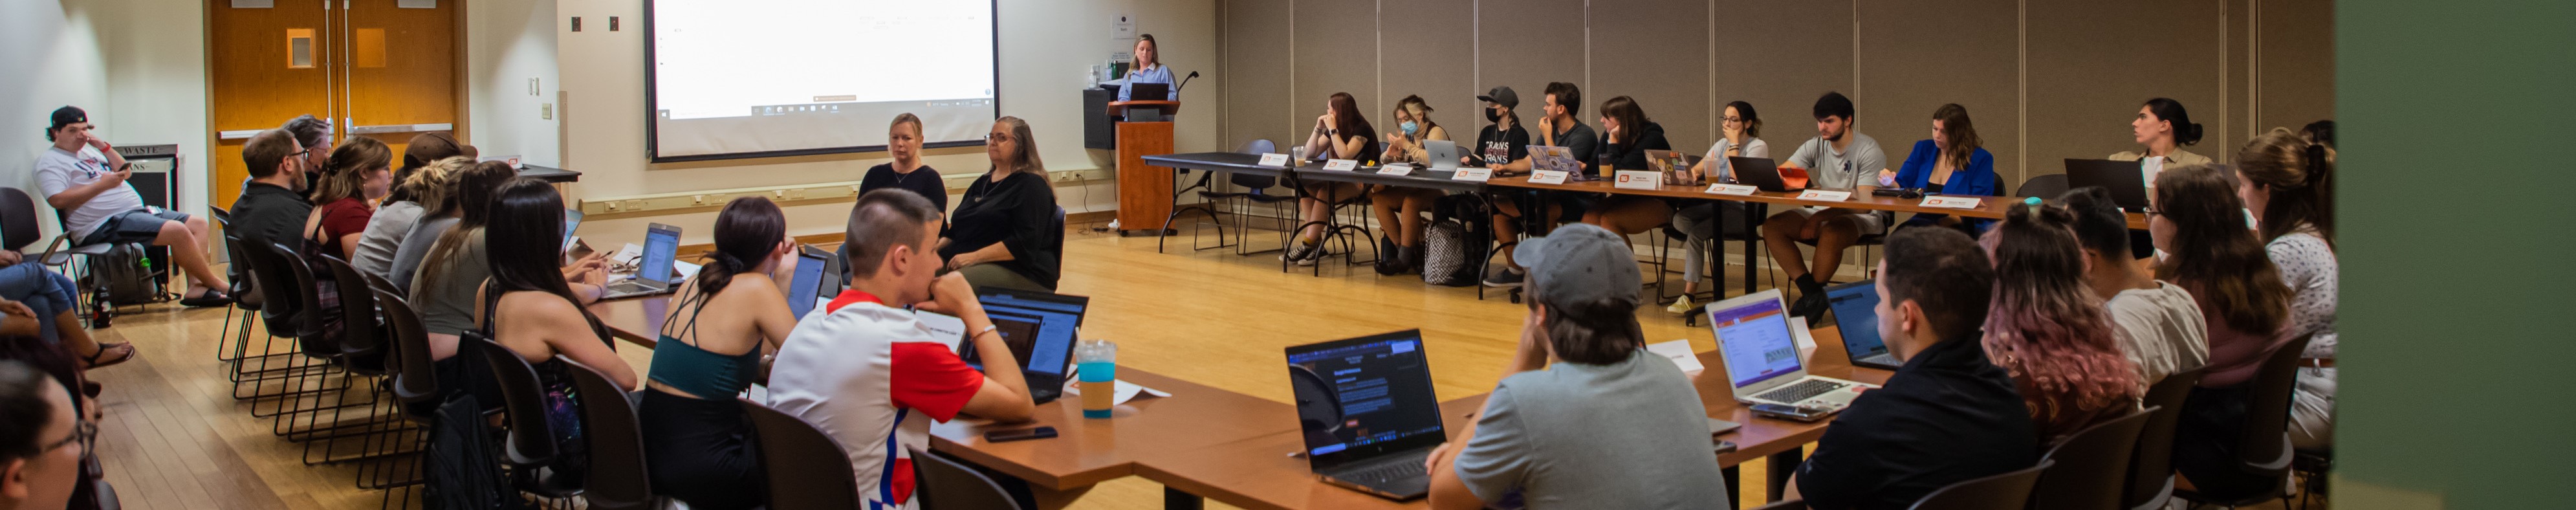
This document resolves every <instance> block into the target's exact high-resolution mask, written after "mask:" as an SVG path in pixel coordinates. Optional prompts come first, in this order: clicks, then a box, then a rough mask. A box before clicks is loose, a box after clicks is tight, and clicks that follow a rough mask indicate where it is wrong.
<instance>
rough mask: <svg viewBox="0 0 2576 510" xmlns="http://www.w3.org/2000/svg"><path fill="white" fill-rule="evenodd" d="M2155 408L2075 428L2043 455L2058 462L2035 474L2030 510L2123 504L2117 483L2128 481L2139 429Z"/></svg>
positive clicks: (2104, 509) (2096, 509)
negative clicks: (2036, 483) (2080, 428)
mask: <svg viewBox="0 0 2576 510" xmlns="http://www.w3.org/2000/svg"><path fill="white" fill-rule="evenodd" d="M2155 411H2156V409H2155V408H2148V409H2147V410H2144V411H2138V412H2134V413H2129V415H2128V416H2122V417H2119V418H2113V419H2110V420H2105V421H2102V422H2100V423H2095V424H2093V425H2092V426H2089V427H2084V429H2083V430H2078V431H2075V433H2074V434H2069V435H2067V436H2066V438H2065V440H2063V441H2059V442H2058V443H2057V445H2056V446H2054V447H2050V448H2049V449H2048V453H2046V454H2043V455H2041V456H2040V457H2039V458H2040V459H2042V460H2048V461H2055V462H2057V467H2052V468H2049V469H2048V472H2046V473H2042V474H2040V476H2039V485H2037V486H2036V487H2034V488H2033V489H2032V490H2033V492H2032V494H2031V499H2030V508H2031V510H2121V507H2120V488H2121V486H2122V484H2123V483H2124V482H2126V481H2128V476H2129V464H2130V462H2129V458H2130V456H2131V455H2133V454H2135V453H2136V451H2137V448H2138V430H2139V429H2143V428H2145V427H2146V425H2147V420H2148V419H2149V418H2152V417H2154V416H2155V415H2154V414H2152V413H2154V412H2155Z"/></svg>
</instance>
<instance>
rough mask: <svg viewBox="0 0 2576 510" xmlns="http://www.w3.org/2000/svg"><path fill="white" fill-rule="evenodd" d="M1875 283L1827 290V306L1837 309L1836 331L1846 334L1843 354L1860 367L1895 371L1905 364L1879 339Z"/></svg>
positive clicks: (1857, 283)
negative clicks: (1889, 352) (1889, 351)
mask: <svg viewBox="0 0 2576 510" xmlns="http://www.w3.org/2000/svg"><path fill="white" fill-rule="evenodd" d="M1874 282H1875V280H1861V281H1857V282H1851V283H1845V284H1840V285H1835V286H1832V287H1825V305H1826V306H1827V307H1829V308H1832V309H1833V310H1834V325H1836V326H1839V327H1836V328H1834V329H1836V330H1838V331H1840V332H1842V335H1843V352H1844V353H1845V354H1849V355H1850V356H1851V364H1852V366H1856V367H1870V368H1884V369H1888V370H1895V369H1896V367H1898V366H1901V365H1904V364H1905V362H1904V361H1900V360H1898V359H1896V355H1894V354H1888V353H1887V342H1886V341H1885V340H1884V339H1881V338H1879V337H1878V287H1877V284H1876V283H1874Z"/></svg>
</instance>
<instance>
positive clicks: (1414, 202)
mask: <svg viewBox="0 0 2576 510" xmlns="http://www.w3.org/2000/svg"><path fill="white" fill-rule="evenodd" d="M1395 122H1396V126H1397V128H1396V131H1394V132H1389V133H1387V134H1386V155H1385V157H1381V158H1378V161H1379V162H1381V163H1412V164H1413V165H1414V166H1416V167H1422V166H1427V165H1429V164H1430V162H1429V161H1426V159H1428V158H1429V157H1430V150H1429V149H1425V148H1423V145H1422V142H1423V141H1425V140H1442V141H1446V140H1448V139H1449V130H1448V129H1443V128H1441V127H1440V123H1437V122H1432V121H1431V105H1430V103H1426V102H1423V100H1422V96H1404V99H1399V100H1396V102H1395ZM1439 199H1440V192H1439V191H1437V190H1431V189H1425V188H1407V187H1401V186H1379V187H1377V189H1375V190H1372V191H1370V192H1369V205H1370V209H1373V210H1375V211H1376V212H1377V224H1378V228H1381V229H1385V230H1386V231H1387V232H1386V233H1387V236H1386V237H1383V238H1380V239H1379V240H1378V248H1379V250H1378V253H1393V254H1396V256H1393V257H1386V256H1380V257H1378V258H1377V274H1382V275H1399V274H1405V273H1411V272H1421V271H1422V222H1423V219H1422V213H1423V211H1428V210H1431V204H1432V202H1433V201H1436V200H1439Z"/></svg>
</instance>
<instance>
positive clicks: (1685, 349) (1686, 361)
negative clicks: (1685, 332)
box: [1646, 340, 1708, 375]
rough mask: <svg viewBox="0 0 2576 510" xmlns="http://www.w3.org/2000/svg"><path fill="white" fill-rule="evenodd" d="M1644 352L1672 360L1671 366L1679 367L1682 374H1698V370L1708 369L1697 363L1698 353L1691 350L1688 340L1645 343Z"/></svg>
mask: <svg viewBox="0 0 2576 510" xmlns="http://www.w3.org/2000/svg"><path fill="white" fill-rule="evenodd" d="M1646 352H1652V353H1655V354H1660V355H1663V356H1664V359H1669V360H1673V366H1676V367H1681V369H1682V373H1684V374H1690V375H1699V373H1700V371H1702V370H1707V369H1708V366H1707V365H1701V364H1700V363H1699V353H1695V352H1691V346H1690V341H1689V340H1674V341H1670V342H1659V343H1652V344H1646Z"/></svg>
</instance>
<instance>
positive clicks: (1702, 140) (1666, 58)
mask: <svg viewBox="0 0 2576 510" xmlns="http://www.w3.org/2000/svg"><path fill="white" fill-rule="evenodd" d="M1708 15H1709V2H1707V0H1594V1H1593V2H1592V18H1593V19H1595V20H1599V21H1598V22H1596V23H1594V24H1595V25H1596V29H1595V30H1593V31H1592V45H1591V46H1592V52H1591V54H1592V86H1590V87H1586V89H1585V90H1584V91H1583V92H1584V97H1585V99H1584V102H1586V103H1589V104H1585V105H1583V111H1584V114H1583V120H1584V122H1587V123H1591V124H1592V125H1593V126H1594V127H1599V126H1600V125H1601V121H1600V119H1601V102H1602V101H1607V100H1609V99H1610V98H1612V97H1616V96H1630V98H1632V99H1635V100H1636V101H1637V104H1638V105H1639V106H1642V107H1644V108H1645V110H1646V115H1647V116H1649V117H1653V118H1654V119H1655V121H1656V123H1658V124H1662V125H1663V126H1664V137H1665V138H1667V139H1669V140H1671V141H1672V143H1673V147H1674V148H1676V149H1680V150H1682V151H1684V152H1693V153H1696V152H1700V151H1705V150H1707V148H1708V145H1709V144H1710V143H1712V142H1715V141H1716V139H1717V135H1716V133H1717V124H1716V122H1715V121H1713V120H1712V119H1713V118H1714V115H1713V114H1711V113H1710V109H1711V105H1710V104H1709V73H1708V69H1709V67H1708V45H1709V24H1708Z"/></svg>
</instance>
